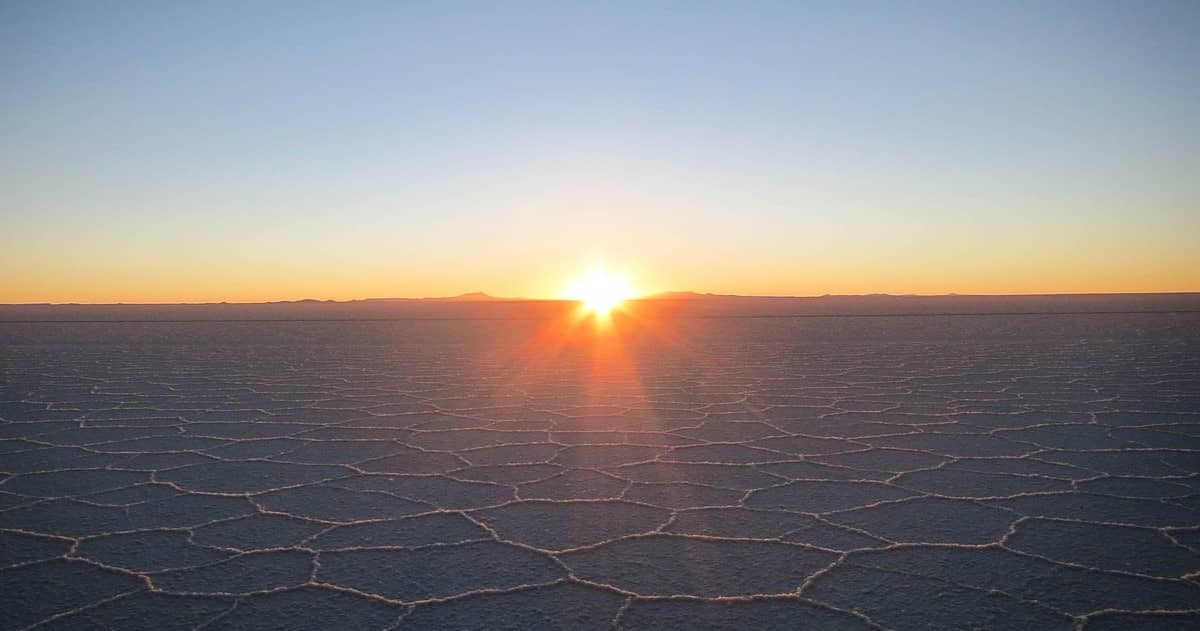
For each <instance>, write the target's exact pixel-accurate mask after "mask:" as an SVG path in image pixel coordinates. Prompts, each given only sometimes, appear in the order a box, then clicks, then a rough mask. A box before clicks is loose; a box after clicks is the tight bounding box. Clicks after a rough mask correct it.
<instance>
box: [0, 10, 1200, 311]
mask: <svg viewBox="0 0 1200 631" xmlns="http://www.w3.org/2000/svg"><path fill="white" fill-rule="evenodd" d="M564 4H574V5H576V6H574V7H565V6H562V5H564ZM587 4H590V6H584V3H560V2H545V3H528V4H526V3H483V2H478V3H465V2H463V3H460V2H430V3H399V2H380V3H356V2H347V3H342V2H327V1H323V2H311V3H304V2H295V1H289V2H278V3H274V2H248V3H244V2H237V3H221V2H194V3H182V2H150V3H139V2H132V1H128V2H124V1H123V2H94V1H91V0H86V1H80V2H58V1H53V0H47V1H39V2H9V1H3V0H0V191H2V193H0V302H40V301H53V302H65V301H78V302H112V301H124V302H142V301H145V302H163V301H206V300H231V301H232V300H238V301H241V300H275V299H295V298H305V297H312V298H333V299H347V298H358V297H386V296H428V295H450V294H457V293H461V292H465V291H476V290H481V291H486V292H489V293H492V294H497V295H510V296H511V295H520V296H556V295H558V293H559V292H560V290H561V289H562V288H563V287H565V286H566V284H567V283H568V280H569V277H570V276H572V275H573V274H576V273H578V272H579V271H580V270H581V269H583V268H586V267H587V266H588V265H590V264H591V262H593V261H595V260H601V259H602V260H604V261H607V263H608V264H609V265H610V266H612V267H615V268H618V269H621V270H625V271H627V272H628V273H629V274H630V275H631V276H632V278H633V281H634V282H635V284H636V285H637V286H638V287H639V288H641V289H643V290H646V291H658V290H683V289H689V290H696V291H712V292H721V293H743V294H791V295H813V294H824V293H869V292H891V293H947V292H959V293H1022V292H1091V291H1180V290H1200V3H1197V2H1195V1H1193V0H1183V1H1180V2H1105V1H1101V0H1089V1H1085V2H1070V1H1053V2H1043V3H1038V2H937V3H925V2H912V3H908V2H904V3H866V2H853V1H851V2H833V3H828V4H826V3H809V2H794V1H786V2H777V3H766V2H749V3H738V2H723V3H709V2H694V1H693V2H681V3H666V2H652V3H643V2H628V3H626V2H618V3H599V2H596V3H587ZM645 4H650V5H652V6H649V7H647V6H642V5H645Z"/></svg>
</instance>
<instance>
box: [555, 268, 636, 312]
mask: <svg viewBox="0 0 1200 631" xmlns="http://www.w3.org/2000/svg"><path fill="white" fill-rule="evenodd" d="M635 295H636V292H635V290H634V289H633V286H632V285H630V284H629V281H628V280H627V279H626V278H625V277H623V276H620V275H618V274H614V273H612V272H610V271H608V270H606V269H604V268H600V267H597V268H594V269H592V270H591V271H590V272H588V273H587V274H586V275H584V276H581V277H579V278H577V279H575V280H574V281H573V282H571V284H570V285H569V286H568V287H567V291H566V292H565V293H564V296H565V297H567V298H570V299H572V300H578V301H580V302H582V303H583V308H584V310H586V311H589V312H591V313H595V314H596V315H601V316H603V315H608V313H609V312H610V311H612V310H613V308H615V307H617V306H618V305H620V304H621V302H622V301H624V300H627V299H629V298H632V297H634V296H635Z"/></svg>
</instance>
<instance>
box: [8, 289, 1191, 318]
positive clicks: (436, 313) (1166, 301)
mask: <svg viewBox="0 0 1200 631" xmlns="http://www.w3.org/2000/svg"><path fill="white" fill-rule="evenodd" d="M575 309H576V303H575V302H574V301H568V300H536V299H522V298H498V297H495V296H489V295H488V294H485V293H482V292H472V293H466V294H461V295H458V296H450V297H442V298H371V299H364V300H350V301H341V302H339V301H332V300H314V299H305V300H292V301H281V302H264V303H225V302H216V303H198V304H20V305H0V321H8V322H14V321H27V322H30V321H33V322H36V321H124V320H135V321H140V320H402V319H463V318H466V319H511V318H520V319H537V318H553V317H561V316H563V315H565V314H569V313H571V312H573V311H574V310H575ZM624 309H625V310H626V311H628V312H629V313H630V314H632V315H634V316H638V317H830V316H855V317H857V316H907V315H982V314H1008V315H1015V314H1055V313H1059V314H1061V313H1147V312H1200V293H1163V294H1051V295H1020V296H986V295H941V296H916V295H888V294H870V295H862V296H811V297H793V296H733V295H719V294H701V293H696V292H690V291H675V292H666V293H661V294H655V295H652V296H646V297H642V298H638V299H635V300H630V301H628V302H627V303H626V305H625V307H624Z"/></svg>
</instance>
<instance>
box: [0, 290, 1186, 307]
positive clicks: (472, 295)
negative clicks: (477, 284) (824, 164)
mask: <svg viewBox="0 0 1200 631" xmlns="http://www.w3.org/2000/svg"><path fill="white" fill-rule="evenodd" d="M1183 295H1200V289H1195V290H1172V291H1112V292H1106V291H1082V292H1070V291H1063V292H1015V293H956V292H949V293H937V294H921V293H903V294H893V293H886V292H872V293H865V294H834V293H826V294H820V295H786V294H724V293H712V292H696V291H690V290H680V291H663V292H655V293H651V294H645V295H641V296H634V297H631V298H628V299H626V301H627V302H632V301H652V300H663V301H666V300H690V299H705V298H712V299H721V298H734V299H736V298H750V299H775V300H815V299H821V298H1033V297H1046V298H1052V297H1070V296H1078V297H1083V296H1183ZM390 300H394V301H412V302H458V303H470V302H493V303H496V302H579V300H577V299H573V298H528V297H504V296H492V295H491V294H488V293H486V292H481V291H474V292H466V293H462V294H457V295H454V296H423V297H401V296H392V297H385V298H375V297H368V298H348V299H345V300H334V299H329V298H295V299H280V300H247V301H234V300H205V301H194V302H192V301H187V302H172V301H162V302H7V303H0V307H60V306H61V307H90V306H95V307H106V306H114V307H115V306H123V307H136V306H177V307H186V306H210V305H235V306H236V305H284V304H292V305H294V304H326V305H328V304H351V303H359V302H386V301H390Z"/></svg>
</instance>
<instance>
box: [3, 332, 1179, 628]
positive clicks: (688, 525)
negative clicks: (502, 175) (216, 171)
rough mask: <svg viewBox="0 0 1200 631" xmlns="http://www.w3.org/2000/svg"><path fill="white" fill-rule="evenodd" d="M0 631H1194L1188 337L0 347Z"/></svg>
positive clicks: (894, 335)
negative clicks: (1147, 630)
mask: <svg viewBox="0 0 1200 631" xmlns="http://www.w3.org/2000/svg"><path fill="white" fill-rule="evenodd" d="M0 399H2V401H0V418H2V419H3V423H0V471H2V472H3V473H2V474H0V542H2V545H0V611H3V616H0V628H4V629H21V628H27V627H38V628H69V629H80V628H83V629H86V628H119V629H138V628H145V629H174V628H179V629H194V628H206V629H210V628H211V629H218V628H287V629H296V628H347V629H349V628H353V629H370V628H377V629H384V628H400V629H409V628H412V629H468V628H479V629H496V628H511V629H535V628H563V629H589V628H595V629H607V628H614V627H615V628H624V629H643V628H645V629H653V628H657V629H663V628H687V629H697V628H820V629H870V628H886V629H967V628H987V629H1072V628H1083V629H1089V630H1091V629H1098V630H1099V629H1132V628H1153V629H1160V628H1161V629H1167V628H1172V629H1174V628H1186V627H1196V626H1200V582H1198V580H1197V579H1198V578H1200V314H1195V313H1141V314H1053V315H1005V316H987V315H974V316H914V317H870V318H854V317H829V318H823V317H814V318H781V317H771V318H736V317H733V318H682V317H681V318H678V319H675V320H672V319H669V318H659V319H658V320H656V321H649V322H646V321H643V322H638V321H634V320H621V319H618V320H617V321H616V322H615V323H614V325H613V327H612V328H610V329H606V330H602V331H597V330H595V329H593V328H590V323H587V322H584V323H580V324H578V325H576V326H574V327H571V326H563V325H562V324H561V323H557V322H554V321H551V320H546V319H537V318H533V319H513V320H503V319H502V320H454V319H449V320H399V321H386V322H126V323H119V322H89V323H67V322H63V323H16V322H9V323H3V324H0Z"/></svg>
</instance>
